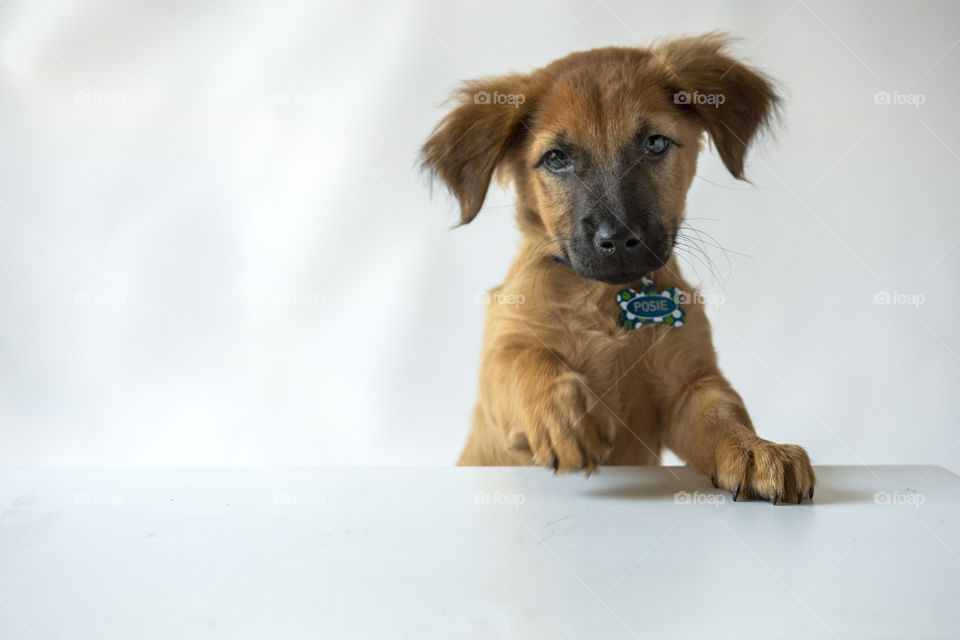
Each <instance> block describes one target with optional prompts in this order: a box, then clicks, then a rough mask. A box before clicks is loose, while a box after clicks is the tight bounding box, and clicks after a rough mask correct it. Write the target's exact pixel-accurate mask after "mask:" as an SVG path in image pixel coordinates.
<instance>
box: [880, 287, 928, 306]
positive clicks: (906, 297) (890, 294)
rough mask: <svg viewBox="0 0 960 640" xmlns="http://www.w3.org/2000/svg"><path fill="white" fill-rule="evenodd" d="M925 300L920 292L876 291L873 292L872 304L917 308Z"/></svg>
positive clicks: (925, 297)
mask: <svg viewBox="0 0 960 640" xmlns="http://www.w3.org/2000/svg"><path fill="white" fill-rule="evenodd" d="M926 301H927V296H925V295H923V294H922V293H904V292H903V291H876V292H874V294H873V304H889V305H902V306H907V307H913V308H914V309H919V308H920V305H922V304H923V303H925V302H926Z"/></svg>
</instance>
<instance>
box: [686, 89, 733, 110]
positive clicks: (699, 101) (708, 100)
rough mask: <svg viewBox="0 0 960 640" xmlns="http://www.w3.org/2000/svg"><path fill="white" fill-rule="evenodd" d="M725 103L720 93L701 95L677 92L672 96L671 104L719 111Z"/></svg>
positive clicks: (723, 96) (724, 98)
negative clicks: (700, 106) (707, 107)
mask: <svg viewBox="0 0 960 640" xmlns="http://www.w3.org/2000/svg"><path fill="white" fill-rule="evenodd" d="M726 101H727V96H725V95H723V94H722V93H702V92H700V91H693V92H690V91H677V92H676V93H674V94H673V104H683V105H706V106H710V107H713V108H714V109H719V108H720V105H722V104H723V103H724V102H726Z"/></svg>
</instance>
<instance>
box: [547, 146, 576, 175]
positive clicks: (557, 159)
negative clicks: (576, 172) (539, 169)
mask: <svg viewBox="0 0 960 640" xmlns="http://www.w3.org/2000/svg"><path fill="white" fill-rule="evenodd" d="M541 162H543V165H544V166H545V167H546V168H547V169H549V170H550V171H552V172H553V173H566V172H568V171H572V170H573V160H571V159H570V156H568V155H567V154H565V153H564V152H563V151H560V149H551V150H550V151H547V152H546V153H545V154H543V160H541Z"/></svg>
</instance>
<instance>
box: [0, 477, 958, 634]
mask: <svg viewBox="0 0 960 640" xmlns="http://www.w3.org/2000/svg"><path fill="white" fill-rule="evenodd" d="M817 475H818V478H819V483H818V485H817V492H816V497H815V502H814V504H812V505H807V504H804V505H801V506H796V505H783V506H776V507H774V506H772V505H770V504H766V503H753V502H748V503H743V502H741V503H733V502H732V501H731V499H730V497H729V496H728V495H726V494H724V493H722V492H719V491H717V490H715V489H714V488H713V487H712V486H711V485H710V482H709V480H708V479H706V478H703V477H701V476H698V475H697V474H695V473H693V472H692V471H690V470H689V469H686V468H679V467H661V468H636V467H634V468H618V469H613V468H604V469H602V470H601V472H600V473H599V474H598V475H595V476H593V477H591V478H589V479H584V478H582V477H579V476H568V477H556V478H555V477H553V476H552V475H551V474H549V473H548V472H546V471H544V470H541V469H520V468H499V469H495V468H487V469H467V468H431V469H409V468H406V469H320V470H105V471H104V470H25V471H14V472H9V473H6V474H3V475H0V513H2V516H0V527H2V529H0V638H2V639H3V640H14V639H19V638H25V639H29V638H44V639H45V638H70V639H73V638H97V639H99V640H107V639H113V638H123V639H124V640H128V639H136V640H140V639H147V638H155V639H161V638H163V639H171V640H172V639H175V638H278V639H279V638H361V637H366V638H401V637H404V638H417V639H423V638H440V639H444V640H445V639H447V638H521V639H524V640H526V639H533V638H549V639H551V640H559V639H561V638H638V637H642V638H647V637H669V638H675V637H676V638H688V637H702V638H728V637H750V638H753V637H758V638H760V637H769V638H783V637H791V638H795V637H804V638H805V637H827V638H832V637H841V638H848V637H856V638H914V637H916V638H956V637H958V636H960V555H958V554H960V507H958V505H960V502H958V498H960V478H958V476H955V475H953V474H951V473H949V472H947V471H946V470H944V469H942V468H940V467H873V468H871V469H867V468H864V467H819V468H817ZM681 491H685V492H687V493H688V494H689V495H688V496H686V497H689V500H687V501H684V497H685V496H684V494H682V493H681V494H678V492H681Z"/></svg>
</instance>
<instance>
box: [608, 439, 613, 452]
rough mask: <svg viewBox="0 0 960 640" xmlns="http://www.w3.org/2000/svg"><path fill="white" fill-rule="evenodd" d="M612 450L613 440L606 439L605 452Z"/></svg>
mask: <svg viewBox="0 0 960 640" xmlns="http://www.w3.org/2000/svg"><path fill="white" fill-rule="evenodd" d="M610 449H613V438H607V451H610Z"/></svg>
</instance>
